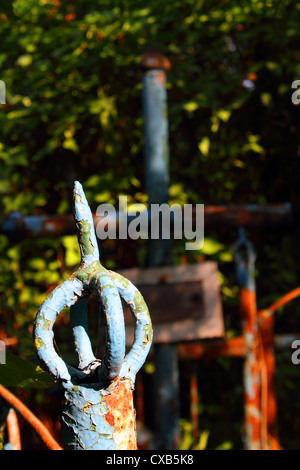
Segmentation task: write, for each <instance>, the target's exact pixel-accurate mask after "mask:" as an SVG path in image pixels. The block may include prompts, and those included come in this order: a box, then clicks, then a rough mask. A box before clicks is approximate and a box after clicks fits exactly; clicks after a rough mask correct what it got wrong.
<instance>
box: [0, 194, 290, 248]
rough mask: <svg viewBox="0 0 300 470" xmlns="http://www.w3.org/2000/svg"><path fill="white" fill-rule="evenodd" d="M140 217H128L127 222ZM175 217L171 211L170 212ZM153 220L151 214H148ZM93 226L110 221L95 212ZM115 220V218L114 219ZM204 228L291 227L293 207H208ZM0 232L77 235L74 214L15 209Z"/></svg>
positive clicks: (16, 235)
mask: <svg viewBox="0 0 300 470" xmlns="http://www.w3.org/2000/svg"><path fill="white" fill-rule="evenodd" d="M135 217H137V216H134V215H132V216H128V223H130V222H131V221H132V220H134V219H135ZM170 217H171V220H172V217H173V215H172V213H171V214H170ZM148 218H149V223H150V214H148ZM93 220H94V226H95V227H96V226H98V224H100V225H101V224H103V226H104V227H105V225H106V224H107V220H103V219H101V218H100V217H98V216H97V215H96V214H93ZM111 220H113V219H111ZM119 220H120V213H119V212H118V211H116V218H115V221H114V222H115V226H116V229H117V230H118V227H119ZM195 220H196V211H195V210H194V211H193V223H194V222H195ZM204 222H205V227H206V228H208V227H217V226H219V225H222V224H223V225H227V226H234V227H235V226H236V227H239V226H244V227H276V226H279V227H280V226H282V227H284V226H290V225H291V224H293V223H294V210H293V207H292V205H291V204H290V203H282V204H264V205H256V204H253V205H240V206H205V207H204ZM0 233H2V234H5V235H7V236H9V237H10V238H13V239H14V240H16V241H18V240H23V239H24V238H40V237H59V236H62V235H72V234H74V223H73V217H72V214H65V215H46V214H45V215H28V216H24V215H22V214H21V213H19V212H12V213H11V214H10V215H9V216H7V218H6V219H4V220H3V221H2V223H1V224H0Z"/></svg>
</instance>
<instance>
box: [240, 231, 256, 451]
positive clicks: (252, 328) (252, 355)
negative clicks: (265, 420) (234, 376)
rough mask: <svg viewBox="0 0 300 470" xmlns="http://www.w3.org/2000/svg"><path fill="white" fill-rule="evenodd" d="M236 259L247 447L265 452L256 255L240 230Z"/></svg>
mask: <svg viewBox="0 0 300 470" xmlns="http://www.w3.org/2000/svg"><path fill="white" fill-rule="evenodd" d="M243 250H244V251H245V253H243ZM234 258H235V263H236V269H237V280H238V283H239V285H240V295H239V302H240V312H241V316H242V322H243V336H244V340H245V346H246V353H245V359H244V397H245V447H246V449H247V450H261V448H262V442H261V401H260V394H261V386H260V385H261V384H260V357H259V341H258V317H257V307H256V287H255V280H254V266H255V253H254V250H253V247H252V245H251V243H250V242H249V241H248V240H247V239H246V236H245V233H244V230H243V229H241V230H240V237H239V239H238V241H237V243H236V245H235V250H234Z"/></svg>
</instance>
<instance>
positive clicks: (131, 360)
mask: <svg viewBox="0 0 300 470" xmlns="http://www.w3.org/2000/svg"><path fill="white" fill-rule="evenodd" d="M74 219H75V222H76V228H77V235H78V241H79V246H80V251H81V264H80V266H79V268H78V269H77V271H75V272H74V273H73V274H72V275H71V276H69V278H68V279H67V280H65V281H64V282H63V283H62V284H61V285H59V286H58V287H57V288H56V289H54V291H53V292H52V293H51V294H49V296H48V297H47V299H46V300H45V302H44V303H43V304H42V306H41V307H40V309H39V311H38V314H37V316H36V320H35V328H34V342H35V346H36V348H37V354H38V356H39V358H40V360H41V361H42V363H43V364H44V366H45V367H46V368H47V369H48V370H49V372H50V373H51V374H52V375H53V376H54V377H55V378H56V379H57V380H58V381H59V383H60V384H61V385H62V387H63V388H64V391H65V405H64V410H63V413H62V430H63V434H64V439H65V444H66V447H67V448H68V449H74V450H79V449H95V450H97V449H98V450H102V449H134V448H136V436H135V412H134V408H133V401H132V389H133V387H134V382H135V376H136V374H137V372H138V370H139V369H140V368H141V367H142V365H143V363H144V361H145V359H146V357H147V354H148V352H149V349H150V346H151V342H152V325H151V320H150V316H149V312H148V308H147V305H146V304H145V302H144V299H143V297H142V296H141V294H140V292H139V291H138V289H137V288H136V287H135V286H134V285H133V284H132V283H131V282H130V281H129V280H127V279H125V278H124V277H123V276H121V275H120V274H117V273H114V272H112V271H108V270H106V269H105V268H104V267H103V266H102V265H101V263H100V261H99V251H98V245H97V240H96V235H95V232H94V228H93V219H92V213H91V211H90V208H89V206H88V203H87V200H86V198H85V195H84V192H83V189H82V186H81V185H80V183H78V182H75V186H74ZM92 293H93V294H95V295H96V296H97V297H98V300H99V302H101V305H102V309H103V312H104V315H105V318H106V335H107V343H106V350H105V354H104V357H103V359H102V360H100V359H97V358H96V357H95V356H94V354H93V351H92V348H91V343H90V339H89V336H88V331H87V312H86V307H87V298H88V296H89V295H91V294H92ZM121 298H122V299H123V300H124V302H126V304H127V305H128V306H129V308H130V311H131V314H132V316H133V318H134V341H133V345H132V348H131V350H130V351H129V352H128V354H127V355H126V356H125V325H124V316H123V310H122V303H121ZM65 307H71V309H70V314H71V325H72V329H73V336H74V343H75V350H76V352H77V354H78V361H79V366H78V368H74V367H70V366H68V365H67V364H65V362H64V361H63V359H62V358H61V357H59V356H58V354H57V353H56V351H55V349H54V345H53V336H54V335H53V325H54V322H55V320H56V317H57V315H58V314H59V313H60V312H61V311H62V309H63V308H65Z"/></svg>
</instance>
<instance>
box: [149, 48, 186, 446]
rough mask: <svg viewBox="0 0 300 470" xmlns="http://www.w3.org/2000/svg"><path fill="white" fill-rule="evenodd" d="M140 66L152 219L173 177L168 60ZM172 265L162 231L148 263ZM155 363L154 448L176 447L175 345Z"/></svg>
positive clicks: (156, 57) (153, 57) (157, 350)
mask: <svg viewBox="0 0 300 470" xmlns="http://www.w3.org/2000/svg"><path fill="white" fill-rule="evenodd" d="M166 64H167V67H166ZM141 65H142V67H143V69H144V73H143V79H142V80H143V83H142V85H143V87H142V102H143V125H144V142H145V143H144V148H145V152H144V154H145V158H144V161H145V181H146V191H147V195H148V216H149V217H150V218H151V208H152V207H153V205H154V204H165V203H168V191H169V179H170V176H169V146H168V113H167V92H166V87H165V81H166V69H167V68H168V67H169V61H168V59H167V58H164V57H163V56H162V55H161V54H158V53H157V51H155V52H153V51H150V53H149V51H148V52H147V53H146V54H145V56H144V58H143V60H142V64H141ZM170 264H172V258H171V243H170V240H169V239H163V238H162V234H161V230H159V239H158V240H155V239H149V240H148V244H147V257H146V265H147V268H151V267H157V266H166V265H170ZM166 358H167V360H166ZM154 365H155V376H154V388H155V392H154V393H155V396H156V397H157V406H156V407H155V426H156V433H155V448H156V449H170V450H171V449H176V448H177V445H178V442H177V438H176V436H178V435H179V383H178V380H179V378H178V377H179V372H178V361H177V348H176V346H174V345H168V344H164V345H161V344H155V347H154Z"/></svg>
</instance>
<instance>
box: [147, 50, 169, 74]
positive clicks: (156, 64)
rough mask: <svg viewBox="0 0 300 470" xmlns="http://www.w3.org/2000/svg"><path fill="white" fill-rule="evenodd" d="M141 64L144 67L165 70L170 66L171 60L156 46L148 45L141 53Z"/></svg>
mask: <svg viewBox="0 0 300 470" xmlns="http://www.w3.org/2000/svg"><path fill="white" fill-rule="evenodd" d="M141 66H142V68H144V69H162V70H166V71H167V70H170V68H171V62H170V61H169V59H168V58H167V57H166V56H164V55H163V54H161V53H160V52H159V51H158V50H157V48H156V47H154V46H150V47H149V48H148V50H147V51H146V52H145V54H144V55H143V58H142V61H141Z"/></svg>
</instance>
